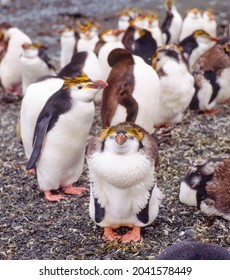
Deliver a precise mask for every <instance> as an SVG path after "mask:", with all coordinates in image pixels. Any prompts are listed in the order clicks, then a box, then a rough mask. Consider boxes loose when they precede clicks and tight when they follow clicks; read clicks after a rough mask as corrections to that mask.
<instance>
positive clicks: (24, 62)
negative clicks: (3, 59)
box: [20, 43, 56, 95]
mask: <svg viewBox="0 0 230 280" xmlns="http://www.w3.org/2000/svg"><path fill="white" fill-rule="evenodd" d="M22 49H23V52H22V55H21V56H20V64H21V71H22V94H23V95H24V94H25V92H26V89H27V87H28V86H29V85H30V84H31V83H33V82H35V81H36V80H37V79H38V78H40V77H41V76H45V75H56V68H55V66H54V65H53V64H52V63H51V61H50V59H49V57H48V55H47V54H46V51H45V50H46V48H45V46H43V45H42V44H40V43H37V44H35V43H33V44H23V45H22Z"/></svg>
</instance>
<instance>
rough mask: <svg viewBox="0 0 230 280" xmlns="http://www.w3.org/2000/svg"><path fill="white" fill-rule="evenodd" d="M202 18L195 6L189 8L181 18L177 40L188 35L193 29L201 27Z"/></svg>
mask: <svg viewBox="0 0 230 280" xmlns="http://www.w3.org/2000/svg"><path fill="white" fill-rule="evenodd" d="M203 25H204V23H203V18H202V14H201V11H200V10H199V9H197V8H193V9H189V10H188V11H187V15H186V17H185V18H184V20H183V23H182V27H181V32H180V37H179V41H182V40H184V39H185V38H186V37H188V36H190V35H191V34H192V33H193V32H194V31H196V30H199V29H203Z"/></svg>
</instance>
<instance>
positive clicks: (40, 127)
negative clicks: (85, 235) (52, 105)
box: [26, 114, 52, 170]
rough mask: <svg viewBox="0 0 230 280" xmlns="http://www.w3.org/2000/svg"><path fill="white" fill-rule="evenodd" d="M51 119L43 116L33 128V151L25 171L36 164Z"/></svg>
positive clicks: (48, 115) (49, 115)
mask: <svg viewBox="0 0 230 280" xmlns="http://www.w3.org/2000/svg"><path fill="white" fill-rule="evenodd" d="M51 119H52V115H51V114H46V115H43V116H42V118H41V119H38V122H37V124H36V127H35V133H34V140H33V151H32V154H31V156H30V159H29V162H28V164H27V166H26V169H27V170H29V169H32V168H34V166H35V164H36V162H37V159H38V157H39V155H40V152H41V148H42V143H43V140H44V138H45V135H46V133H47V130H48V127H49V124H50V120H51Z"/></svg>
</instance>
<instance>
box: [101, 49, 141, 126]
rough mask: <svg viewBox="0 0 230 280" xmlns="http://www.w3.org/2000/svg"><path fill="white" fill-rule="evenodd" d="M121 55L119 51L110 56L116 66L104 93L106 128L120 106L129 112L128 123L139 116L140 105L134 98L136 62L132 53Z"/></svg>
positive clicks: (104, 121)
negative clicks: (134, 66)
mask: <svg viewBox="0 0 230 280" xmlns="http://www.w3.org/2000/svg"><path fill="white" fill-rule="evenodd" d="M119 54H120V52H119V51H117V50H114V51H112V52H111V56H110V60H111V63H112V64H113V63H114V64H113V67H112V69H111V72H110V74H109V77H108V79H107V83H108V87H106V88H105V89H104V91H103V96H102V102H101V119H102V126H103V127H104V128H105V127H107V126H110V123H111V120H112V118H113V115H114V113H115V111H116V108H117V105H118V104H121V105H122V106H124V107H125V108H126V110H127V119H126V121H132V122H135V119H136V116H137V110H138V104H137V102H136V100H135V99H134V98H133V97H132V92H133V89H134V76H133V65H134V60H133V57H132V54H131V53H126V54H125V55H121V56H120V57H119ZM116 55H117V57H116Z"/></svg>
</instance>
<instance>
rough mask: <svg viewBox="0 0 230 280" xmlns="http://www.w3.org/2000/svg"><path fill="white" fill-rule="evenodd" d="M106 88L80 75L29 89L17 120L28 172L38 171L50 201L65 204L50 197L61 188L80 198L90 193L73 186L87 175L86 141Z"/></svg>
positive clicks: (48, 80)
mask: <svg viewBox="0 0 230 280" xmlns="http://www.w3.org/2000/svg"><path fill="white" fill-rule="evenodd" d="M106 85H107V84H106V82H104V81H101V80H99V81H95V82H92V81H91V80H90V79H89V78H88V77H87V76H86V75H85V74H83V73H82V72H81V73H80V74H78V75H75V76H74V77H73V76H72V77H65V78H64V79H61V78H59V77H52V76H50V77H45V78H44V79H43V80H40V81H38V82H37V83H33V84H31V85H30V86H29V87H28V88H27V92H26V94H25V96H24V98H23V100H22V105H21V111H20V120H19V121H20V131H21V139H22V143H23V146H24V150H25V154H26V156H27V158H28V159H29V161H28V164H27V167H26V168H27V169H28V170H29V169H32V168H35V170H36V175H37V181H38V185H39V187H40V190H41V191H43V192H44V193H45V197H46V198H47V199H48V200H50V201H58V200H60V199H62V198H64V195H62V194H57V195H54V194H52V192H51V191H52V190H57V189H59V187H62V188H63V191H64V193H69V194H77V195H81V194H82V192H84V191H85V190H86V189H85V188H74V187H73V186H72V184H73V183H74V182H76V181H77V180H78V179H79V177H80V175H81V173H82V170H83V164H84V154H85V146H86V140H87V137H88V134H89V130H90V128H91V125H92V122H93V118H94V112H95V107H94V103H93V99H94V97H95V95H96V93H97V92H98V91H99V90H100V89H102V88H104V87H105V86H106ZM48 93H49V96H50V98H49V99H48V100H47V96H48ZM33 97H35V98H34V99H33ZM46 100H47V101H46ZM44 103H45V105H44V107H43V106H42V104H44ZM41 108H42V109H41ZM39 109H41V110H40V111H39Z"/></svg>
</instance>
